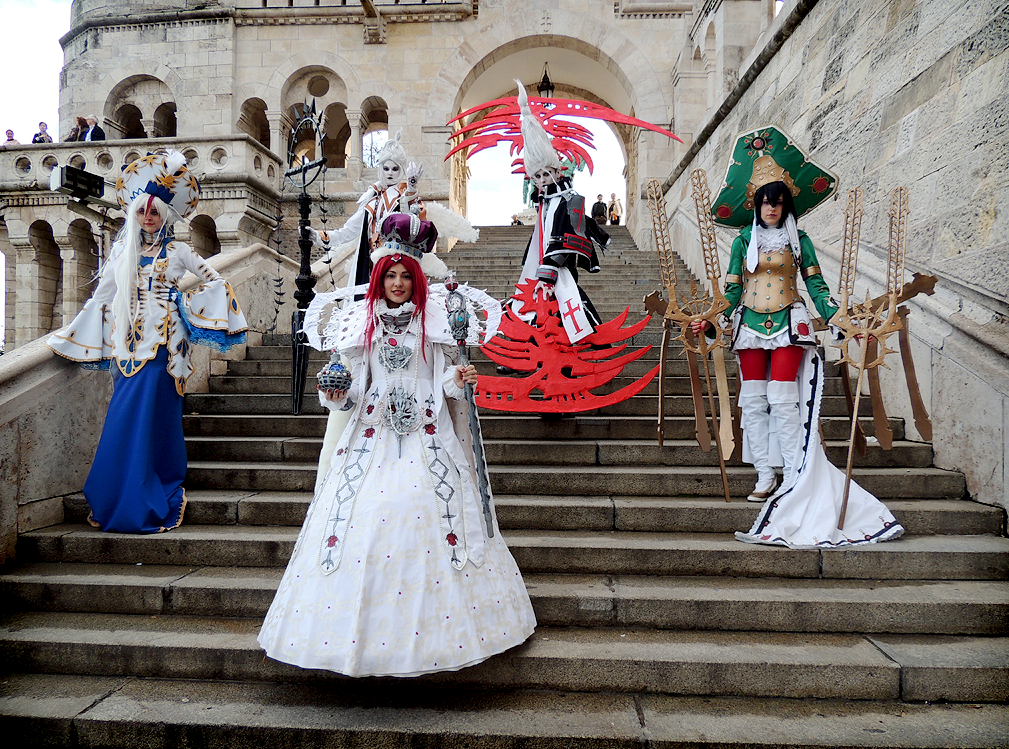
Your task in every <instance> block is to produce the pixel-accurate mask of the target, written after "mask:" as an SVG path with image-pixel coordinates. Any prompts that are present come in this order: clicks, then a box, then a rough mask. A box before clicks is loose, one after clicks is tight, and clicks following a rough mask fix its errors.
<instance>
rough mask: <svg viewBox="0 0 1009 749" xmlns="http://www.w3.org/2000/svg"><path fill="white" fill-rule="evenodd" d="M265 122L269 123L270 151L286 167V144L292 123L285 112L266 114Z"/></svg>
mask: <svg viewBox="0 0 1009 749" xmlns="http://www.w3.org/2000/svg"><path fill="white" fill-rule="evenodd" d="M266 121H267V122H269V123H270V150H271V151H273V152H274V153H275V154H276V155H277V156H278V157H280V163H281V164H284V165H285V168H286V165H287V142H288V140H289V139H290V137H291V128H292V127H293V126H294V122H292V121H291V118H290V117H289V116H288V115H287V113H286V112H276V111H274V112H266Z"/></svg>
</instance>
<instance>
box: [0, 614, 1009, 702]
mask: <svg viewBox="0 0 1009 749" xmlns="http://www.w3.org/2000/svg"><path fill="white" fill-rule="evenodd" d="M215 624H216V626H215ZM0 625H2V627H3V629H0V652H2V653H3V654H4V656H5V660H6V662H7V664H8V668H9V670H11V671H48V672H57V673H67V672H70V673H84V672H85V671H84V670H85V669H86V670H87V671H86V672H87V673H91V674H93V675H96V676H125V675H130V674H132V675H135V676H139V677H151V676H155V677H168V678H193V679H199V678H203V677H204V676H205V674H206V673H213V674H214V675H215V677H217V678H221V679H227V680H266V681H279V680H283V681H306V680H310V681H321V680H325V679H327V678H332V679H336V680H343V677H339V676H338V675H335V674H329V673H325V672H320V671H307V670H303V669H299V668H296V667H293V666H289V665H286V664H282V663H279V662H276V661H273V660H266V661H265V662H264V659H263V652H262V650H261V649H260V647H259V645H258V643H257V642H256V635H257V634H258V630H259V628H260V622H259V620H258V619H235V618H227V619H219V620H212V619H209V618H206V617H172V618H170V619H168V618H162V617H150V616H130V615H118V616H117V615H94V614H76V615H75V614H47V613H30V614H15V615H11V616H7V617H4V618H3V619H2V620H0ZM169 625H170V626H169ZM187 625H188V627H187ZM1007 643H1009V640H1007V638H1004V637H1001V638H1000V637H988V638H978V637H947V636H926V635H910V636H908V635H873V636H869V635H817V634H802V635H793V634H776V635H775V634H769V633H727V632H690V631H686V632H673V631H654V630H640V629H634V628H593V629H584V628H577V627H538V628H537V629H536V631H535V632H534V633H533V634H532V635H531V636H530V637H529V639H528V640H527V641H526V642H525V643H524V644H522V645H519V646H517V647H515V648H513V649H511V650H509V651H507V652H506V653H503V654H501V655H498V656H495V657H493V658H491V659H489V660H487V661H485V662H483V663H481V664H479V665H476V666H473V667H470V668H467V669H464V670H461V671H456V672H452V673H448V674H434V675H431V676H427V677H421V678H419V679H418V682H417V683H427V682H428V681H431V682H434V683H441V684H445V683H462V684H471V685H479V686H481V687H485V688H501V689H547V690H563V691H572V692H598V691H603V692H616V693H626V692H652V693H658V694H680V695H696V696H702V695H712V696H730V695H731V696H744V697H746V696H749V697H789V698H799V699H802V698H807V697H817V698H823V699H830V698H842V699H868V700H898V699H900V700H905V701H924V700H929V701H935V700H946V701H950V702H997V701H1005V700H1006V699H1009V682H1007V680H1006V678H1005V675H1006V672H1007V669H1009V644H1007ZM96 672H97V673H96Z"/></svg>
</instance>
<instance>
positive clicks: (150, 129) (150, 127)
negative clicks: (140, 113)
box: [140, 117, 162, 138]
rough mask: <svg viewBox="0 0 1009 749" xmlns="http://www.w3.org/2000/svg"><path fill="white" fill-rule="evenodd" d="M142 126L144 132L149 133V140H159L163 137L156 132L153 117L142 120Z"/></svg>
mask: <svg viewBox="0 0 1009 749" xmlns="http://www.w3.org/2000/svg"><path fill="white" fill-rule="evenodd" d="M140 125H141V127H143V128H144V132H145V133H147V137H148V138H159V137H161V135H162V134H161V133H156V132H154V118H153V117H150V118H146V117H145V118H141V119H140Z"/></svg>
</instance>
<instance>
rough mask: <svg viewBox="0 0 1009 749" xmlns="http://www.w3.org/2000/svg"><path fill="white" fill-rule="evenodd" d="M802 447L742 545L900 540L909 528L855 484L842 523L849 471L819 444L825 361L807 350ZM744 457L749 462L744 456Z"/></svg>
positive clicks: (809, 545)
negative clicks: (841, 524) (840, 526)
mask: <svg viewBox="0 0 1009 749" xmlns="http://www.w3.org/2000/svg"><path fill="white" fill-rule="evenodd" d="M798 384H799V395H800V398H799V409H800V413H801V419H802V429H801V432H800V440H801V441H800V444H799V446H798V454H797V455H796V460H795V462H794V467H793V470H792V471H791V474H792V475H790V476H785V477H784V478H785V480H784V482H783V483H782V485H781V486H780V487H779V488H778V490H777V491H776V492H775V493H774V494H772V495H771V496H770V497H769V498H768V499H767V501H766V502H765V503H764V505H763V506H762V507H761V508H760V512H759V514H758V515H757V519H756V520H755V521H754V523H753V527H752V528H750V530H749V531H748V532H747V533H741V532H737V533H736V538H738V539H739V540H740V541H745V542H747V543H755V544H776V545H780V546H788V547H789V548H793V549H803V548H813V547H827V548H831V547H840V546H850V545H853V544H864V543H876V542H879V541H887V540H889V539H893V538H897V537H898V536H900V535H901V534H903V533H904V528H903V527H902V526H901V525H900V524H899V523H898V522H897V521H896V519H895V518H894V517H893V514H892V513H891V512H890V510H889V509H887V507H886V505H884V504H883V503H882V502H880V501H879V500H878V499H876V498H875V497H874V496H872V495H871V494H870V493H869V492H867V491H866V490H865V489H863V488H862V487H860V486H859V485H858V484H857V483H856V482H855V481H852V482H851V488H850V491H849V496H848V509H847V513H846V516H845V521H844V529H843V530H838V529H837V519H838V517H839V515H840V512H841V502H842V500H843V497H844V472H843V471H841V470H839V469H838V468H837V467H835V466H834V465H833V464H832V463H831V462H830V461H829V460H827V456H826V454H825V453H824V451H823V445H822V444H821V442H820V430H819V428H818V424H819V419H820V406H821V402H822V398H823V360H822V359H820V356H819V354H818V353H817V352H816V350H815V349H813V348H812V347H809V348H807V349H806V353H805V356H804V358H803V361H802V366H800V367H799V376H798ZM744 459H745V458H744Z"/></svg>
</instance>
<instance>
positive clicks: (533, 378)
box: [476, 278, 659, 413]
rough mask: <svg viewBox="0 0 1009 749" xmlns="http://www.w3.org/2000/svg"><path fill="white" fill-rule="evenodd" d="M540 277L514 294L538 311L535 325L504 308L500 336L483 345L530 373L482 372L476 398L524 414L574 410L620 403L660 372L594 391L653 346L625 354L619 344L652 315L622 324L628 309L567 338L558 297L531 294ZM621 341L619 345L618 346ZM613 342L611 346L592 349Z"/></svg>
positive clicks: (490, 353) (523, 310) (506, 363)
mask: <svg viewBox="0 0 1009 749" xmlns="http://www.w3.org/2000/svg"><path fill="white" fill-rule="evenodd" d="M535 286H536V279H534V278H533V279H529V280H528V281H526V282H525V283H522V284H519V285H518V286H517V287H516V288H517V289H518V293H517V294H516V295H515V297H514V298H515V299H518V300H519V301H521V302H522V308H521V313H523V314H525V313H528V312H535V313H536V325H535V326H534V325H530V324H529V323H526V322H524V321H523V320H521V319H520V318H519V316H518V315H516V314H515V312H514V311H513V310H512V309H511V307H510V306H506V307H505V314H504V317H503V318H502V320H501V327H500V329H499V332H500V333H501V335H497V336H495V337H493V338H491V339H490V340H489V341H487V343H485V344H484V345H483V347H482V350H483V351H484V353H486V354H487V356H488V358H490V359H491V360H492V361H494V362H496V363H497V364H503V365H504V366H506V367H510V368H511V369H514V370H516V371H517V372H526V373H528V376H526V377H484V376H481V377H480V380H479V382H478V383H477V386H476V403H477V405H478V406H482V407H483V408H489V409H491V410H494V411H519V412H524V413H530V412H531V413H575V412H578V411H590V410H592V409H596V408H602V407H603V406H611V405H613V404H614V403H620V402H621V401H624V400H627V399H628V398H630V397H631V396H633V395H637V394H638V393H640V392H641V391H642V390H644V388H645V386H646V385H648V383H649V382H651V381H652V378H653V377H655V375H656V373H658V371H659V368H658V366H656V367H654V368H653V369H652V370H650V371H649V372H648V373H647V374H645V375H644V376H642V377H641V378H639V379H638V380H635V381H634V382H632V383H631V384H630V385H627V386H625V387H622V388H620V389H619V390H617V391H615V392H612V393H609V394H606V395H595V394H594V393H592V392H591V391H592V390H593V389H595V388H597V387H600V386H602V385H605V384H607V383H609V382H612V381H613V379H614V378H615V377H617V376H618V375H619V374H620V373H621V372H622V371H623V369H624V367H625V366H627V365H628V364H630V363H631V362H632V361H635V360H637V359H640V358H641V357H642V356H644V355H645V354H646V353H647V352H648V351H649V349H651V346H645V347H643V348H640V349H637V350H636V351H629V352H627V353H623V352H624V350H625V349H626V348H627V344H625V343H621V341H626V340H627V339H628V338H630V337H631V336H634V335H637V334H638V333H640V332H641V331H642V330H643V329H644V327H645V326H646V325H647V324H648V321H649V320H650V319H651V317H646V318H644V319H643V320H641V321H640V322H637V323H635V324H633V325H631V326H629V327H627V328H624V327H622V326H623V324H624V322H625V321H626V320H627V315H628V313H629V311H630V308H628V309H625V310H624V311H623V313H621V314H620V315H619V316H617V317H616V318H614V319H613V320H610V321H609V322H605V323H602V324H600V325H599V326H597V327H596V331H595V332H594V333H593V334H592V335H590V336H588V337H586V338H583V339H582V340H580V341H579V342H578V343H576V344H573V345H572V344H571V343H569V341H568V336H567V334H566V333H565V332H564V326H563V325H562V324H561V320H560V317H559V316H558V307H557V300H556V299H549V300H544V299H542V298H538V299H535V300H534V299H533V288H534V287H535ZM614 344H620V345H614ZM601 345H610V346H611V348H602V349H600V348H592V346H601Z"/></svg>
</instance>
